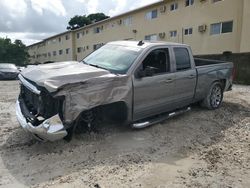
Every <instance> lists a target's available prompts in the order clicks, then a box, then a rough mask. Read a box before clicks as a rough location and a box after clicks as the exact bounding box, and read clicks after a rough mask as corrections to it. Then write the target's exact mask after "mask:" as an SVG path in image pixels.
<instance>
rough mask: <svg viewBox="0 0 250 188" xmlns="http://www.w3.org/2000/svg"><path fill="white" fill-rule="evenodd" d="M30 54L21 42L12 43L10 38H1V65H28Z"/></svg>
mask: <svg viewBox="0 0 250 188" xmlns="http://www.w3.org/2000/svg"><path fill="white" fill-rule="evenodd" d="M28 60H29V54H28V52H27V49H26V46H25V45H24V44H23V43H22V41H21V40H15V41H14V43H12V42H11V40H10V39H9V38H0V63H13V64H16V65H19V66H22V65H25V64H27V63H28Z"/></svg>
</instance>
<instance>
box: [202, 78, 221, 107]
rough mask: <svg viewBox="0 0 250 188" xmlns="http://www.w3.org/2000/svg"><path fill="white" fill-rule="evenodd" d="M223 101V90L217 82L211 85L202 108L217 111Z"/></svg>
mask: <svg viewBox="0 0 250 188" xmlns="http://www.w3.org/2000/svg"><path fill="white" fill-rule="evenodd" d="M222 100H223V89H222V85H221V84H220V83H219V82H215V83H213V84H212V85H211V87H210V89H209V92H208V94H207V96H206V98H205V99H204V100H203V101H202V106H204V107H206V108H208V109H210V110H215V109H218V108H219V107H220V106H221V103H222Z"/></svg>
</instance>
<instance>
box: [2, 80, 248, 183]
mask: <svg viewBox="0 0 250 188" xmlns="http://www.w3.org/2000/svg"><path fill="white" fill-rule="evenodd" d="M18 92H19V89H18V84H17V82H16V81H5V82H0V186H1V187H95V188H99V187H101V188H103V187H148V188H151V187H156V188H168V187H169V188H172V187H214V188H217V187H218V188H219V187H228V188H229V187H237V188H241V187H250V136H249V134H250V87H244V86H235V87H234V90H233V91H232V92H229V93H227V94H225V102H224V103H223V105H222V108H221V109H219V110H217V111H208V110H205V109H202V108H200V107H198V106H194V107H193V109H192V111H191V112H188V113H186V114H184V115H181V116H178V117H175V118H173V119H170V120H168V121H166V122H164V123H162V124H158V125H155V126H153V127H150V128H147V129H144V130H140V131H133V130H131V129H129V128H126V127H119V126H114V125H105V126H104V127H103V128H102V129H101V131H100V133H98V134H88V133H84V134H78V135H77V136H75V137H74V139H73V140H72V141H71V142H70V143H67V142H66V141H64V140H62V141H58V142H56V143H39V142H37V141H35V140H34V139H33V138H32V137H31V136H30V135H29V134H28V133H26V132H25V131H23V130H22V129H21V128H20V127H19V125H18V123H17V121H16V118H15V100H16V98H17V95H18Z"/></svg>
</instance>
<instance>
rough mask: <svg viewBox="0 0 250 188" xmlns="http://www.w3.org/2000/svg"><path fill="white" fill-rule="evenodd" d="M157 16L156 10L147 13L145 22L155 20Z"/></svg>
mask: <svg viewBox="0 0 250 188" xmlns="http://www.w3.org/2000/svg"><path fill="white" fill-rule="evenodd" d="M157 16H158V11H157V9H156V10H153V11H150V12H147V13H146V16H145V17H146V19H147V20H152V19H155V18H157Z"/></svg>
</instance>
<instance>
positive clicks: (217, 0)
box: [212, 0, 222, 3]
mask: <svg viewBox="0 0 250 188" xmlns="http://www.w3.org/2000/svg"><path fill="white" fill-rule="evenodd" d="M219 1H222V0H212V3H217V2H219Z"/></svg>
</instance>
